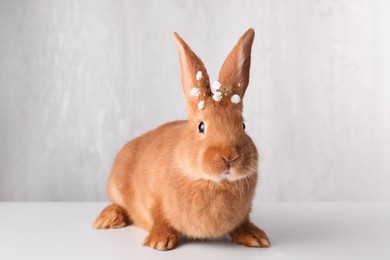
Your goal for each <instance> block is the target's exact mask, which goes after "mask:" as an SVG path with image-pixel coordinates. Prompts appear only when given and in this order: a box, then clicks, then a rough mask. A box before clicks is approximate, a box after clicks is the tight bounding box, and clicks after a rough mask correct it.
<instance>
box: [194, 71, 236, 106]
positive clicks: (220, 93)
mask: <svg viewBox="0 0 390 260" xmlns="http://www.w3.org/2000/svg"><path fill="white" fill-rule="evenodd" d="M195 78H196V80H197V82H198V86H197V87H193V88H192V89H191V96H194V97H197V98H198V99H199V102H198V109H199V110H201V109H203V108H204V107H205V104H206V99H207V98H210V97H211V98H212V99H213V100H214V101H215V102H220V101H221V100H222V98H223V97H227V96H229V95H230V94H233V92H234V90H235V88H233V89H232V90H230V89H228V88H226V87H225V86H223V85H222V84H221V83H220V82H219V81H215V82H214V83H213V85H212V86H211V93H209V94H206V93H202V92H201V89H204V87H208V85H209V82H208V81H207V80H205V79H204V78H203V74H202V71H198V72H197V73H196V75H195ZM238 86H239V87H240V83H238ZM230 101H231V102H232V103H233V104H238V103H240V102H241V97H240V96H239V95H238V94H233V95H232V96H231V97H230Z"/></svg>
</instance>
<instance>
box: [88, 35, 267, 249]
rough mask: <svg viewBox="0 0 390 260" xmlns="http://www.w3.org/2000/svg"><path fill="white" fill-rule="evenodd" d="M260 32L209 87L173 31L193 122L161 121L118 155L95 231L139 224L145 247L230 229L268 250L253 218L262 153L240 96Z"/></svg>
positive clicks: (238, 238)
mask: <svg viewBox="0 0 390 260" xmlns="http://www.w3.org/2000/svg"><path fill="white" fill-rule="evenodd" d="M254 35H255V32H254V30H253V29H249V30H248V31H247V32H245V33H244V34H243V35H242V36H241V38H240V39H239V41H238V43H237V44H236V46H235V47H234V48H233V50H232V51H231V52H230V54H229V55H228V57H227V58H226V60H225V62H224V63H223V66H222V68H221V70H220V73H219V80H218V81H216V82H214V83H213V84H211V85H210V82H209V76H208V74H207V71H206V69H205V67H204V65H203V62H202V61H201V60H200V59H199V58H198V57H197V56H196V55H195V53H194V52H193V51H192V50H191V49H190V48H189V47H188V45H187V44H186V43H185V42H184V41H183V40H182V39H181V38H180V36H179V35H178V34H177V33H174V34H173V36H174V40H175V43H176V47H177V49H178V53H179V60H180V71H181V82H182V88H183V91H184V95H185V99H186V106H187V112H188V120H182V121H175V122H170V123H167V124H164V125H162V126H160V127H158V128H156V129H154V130H152V131H150V132H147V133H146V134H144V135H142V136H140V137H138V138H135V139H134V140H132V141H130V142H128V143H127V144H126V145H125V146H124V147H123V148H122V149H121V150H120V152H119V154H118V155H117V157H116V159H115V162H114V164H113V168H112V172H111V174H110V176H109V180H108V185H107V187H108V188H107V190H108V195H109V198H110V199H111V201H112V204H111V205H109V206H108V207H106V208H105V209H104V210H103V211H102V212H101V213H100V215H99V216H98V217H97V219H96V220H95V222H94V224H93V227H94V228H96V229H108V228H121V227H125V226H128V225H131V224H133V223H134V224H136V225H137V226H139V227H142V228H144V229H146V230H147V231H149V234H148V235H147V237H146V238H145V240H144V246H149V247H152V248H154V249H157V250H170V249H173V248H175V247H177V246H178V244H179V240H180V237H186V238H189V239H206V240H208V239H216V238H220V237H222V236H224V235H226V234H228V235H229V236H230V237H231V239H232V241H233V242H235V243H238V244H242V245H245V246H248V247H269V246H270V241H269V239H268V237H267V235H266V233H265V232H264V231H263V230H261V229H260V228H258V227H257V226H256V225H255V224H253V223H252V222H251V221H250V218H249V213H250V211H251V204H252V200H253V196H254V193H255V187H256V183H257V174H258V152H257V149H256V146H255V144H254V143H253V141H252V140H251V138H250V137H249V136H248V135H247V134H246V132H245V124H244V122H243V115H242V110H243V104H242V98H243V96H244V94H245V91H246V88H247V86H248V83H249V68H250V61H251V49H252V43H253V39H254Z"/></svg>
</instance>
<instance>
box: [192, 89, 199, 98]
mask: <svg viewBox="0 0 390 260" xmlns="http://www.w3.org/2000/svg"><path fill="white" fill-rule="evenodd" d="M191 96H194V97H199V96H200V91H199V88H192V89H191Z"/></svg>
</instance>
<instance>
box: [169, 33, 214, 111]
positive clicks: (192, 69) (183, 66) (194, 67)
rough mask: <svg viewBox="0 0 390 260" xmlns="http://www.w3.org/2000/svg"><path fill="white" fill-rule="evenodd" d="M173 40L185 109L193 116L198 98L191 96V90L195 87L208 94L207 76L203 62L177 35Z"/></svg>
mask: <svg viewBox="0 0 390 260" xmlns="http://www.w3.org/2000/svg"><path fill="white" fill-rule="evenodd" d="M173 38H174V39H175V43H176V47H177V50H178V52H179V60H180V71H181V84H182V87H183V91H184V95H185V97H186V100H187V109H188V112H189V113H190V114H193V113H194V112H195V111H196V110H197V109H198V108H197V104H198V98H196V97H194V96H193V95H191V90H192V89H193V88H194V87H196V88H201V89H200V91H201V92H203V93H205V92H209V91H210V83H209V76H208V74H207V71H206V68H205V67H204V65H203V62H202V61H201V60H200V59H199V58H198V56H196V54H195V53H194V52H193V51H192V50H191V49H190V47H188V45H187V44H186V43H185V42H184V41H183V39H182V38H180V36H179V35H178V34H177V33H173ZM199 71H200V72H199Z"/></svg>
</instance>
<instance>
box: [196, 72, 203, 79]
mask: <svg viewBox="0 0 390 260" xmlns="http://www.w3.org/2000/svg"><path fill="white" fill-rule="evenodd" d="M201 78H203V74H202V72H201V71H198V72H197V73H196V80H200V79H201Z"/></svg>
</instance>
